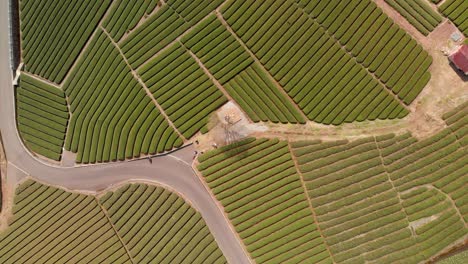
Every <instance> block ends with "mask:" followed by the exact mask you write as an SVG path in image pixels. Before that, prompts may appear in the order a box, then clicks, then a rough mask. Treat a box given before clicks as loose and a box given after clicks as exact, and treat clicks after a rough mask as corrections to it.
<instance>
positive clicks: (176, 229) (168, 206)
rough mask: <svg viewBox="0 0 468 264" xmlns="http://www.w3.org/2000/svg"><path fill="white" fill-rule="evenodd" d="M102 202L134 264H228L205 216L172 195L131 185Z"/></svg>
mask: <svg viewBox="0 0 468 264" xmlns="http://www.w3.org/2000/svg"><path fill="white" fill-rule="evenodd" d="M99 202H100V204H102V206H103V208H104V209H105V211H106V213H107V214H108V215H109V219H110V221H111V222H112V224H113V226H114V227H115V229H116V231H117V234H118V235H119V236H120V237H121V239H122V241H123V243H124V244H125V245H126V247H127V249H128V251H129V252H130V255H131V256H132V259H133V261H134V263H200V264H201V263H213V264H215V263H227V262H226V259H225V258H224V256H223V254H222V252H221V250H220V249H219V248H218V245H217V244H216V242H215V240H214V239H213V236H212V235H211V233H210V231H209V230H208V228H207V227H206V225H205V222H204V220H203V218H202V217H201V215H200V214H199V213H198V212H196V211H195V210H194V209H193V208H192V207H190V205H189V204H187V203H186V202H185V201H184V200H183V199H182V198H180V197H179V196H177V195H176V194H174V193H171V192H170V191H167V190H165V189H163V188H160V187H153V186H149V185H145V184H129V185H126V186H124V187H122V188H119V189H118V190H116V191H115V192H109V193H107V194H105V195H104V196H103V197H101V198H100V199H99Z"/></svg>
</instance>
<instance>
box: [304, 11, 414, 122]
mask: <svg viewBox="0 0 468 264" xmlns="http://www.w3.org/2000/svg"><path fill="white" fill-rule="evenodd" d="M295 5H296V7H297V8H298V9H299V10H300V11H301V12H302V13H303V14H304V15H305V16H307V18H309V19H312V21H314V22H315V23H317V25H319V27H320V28H322V29H323V30H324V31H325V32H326V33H327V36H328V37H329V38H330V39H331V40H333V41H334V42H335V43H336V44H338V46H339V47H340V49H341V50H343V51H344V52H345V53H346V54H347V55H349V56H350V58H351V59H352V60H353V61H354V62H355V63H356V64H358V65H359V66H360V67H362V68H363V69H364V70H365V71H366V73H367V74H369V75H370V76H372V78H374V79H375V80H376V81H377V82H378V83H379V84H380V85H382V86H383V88H384V89H383V90H384V91H386V92H387V93H388V94H389V95H390V96H392V97H393V99H395V100H396V101H397V102H398V103H399V104H400V105H401V106H402V107H403V108H405V109H406V110H408V111H409V112H410V113H411V110H410V109H409V108H408V106H409V105H406V104H405V103H404V102H403V101H402V100H401V99H400V98H399V97H398V94H396V93H394V92H393V91H392V89H390V88H389V87H388V86H387V85H386V84H385V83H383V82H382V80H380V78H378V77H377V76H376V75H375V74H374V73H373V72H371V71H370V70H369V68H367V67H365V66H364V65H362V63H360V62H358V61H357V60H356V57H355V56H354V55H353V54H352V53H351V52H349V51H347V50H346V48H345V46H343V45H342V44H341V43H340V41H339V40H338V39H337V38H336V37H335V35H333V34H331V32H329V31H328V29H327V28H326V27H324V26H323V25H322V24H321V23H319V22H318V21H317V20H316V19H315V18H314V17H312V16H311V15H309V14H307V13H306V12H305V11H304V9H303V8H302V7H300V6H299V5H298V4H297V3H295ZM379 8H380V7H379ZM387 16H388V15H387ZM390 19H391V18H390ZM392 20H393V19H392ZM411 38H413V39H414V37H413V36H411ZM418 44H419V45H421V43H419V42H418ZM421 46H422V45H421Z"/></svg>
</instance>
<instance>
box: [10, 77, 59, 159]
mask: <svg viewBox="0 0 468 264" xmlns="http://www.w3.org/2000/svg"><path fill="white" fill-rule="evenodd" d="M16 105H17V120H18V130H19V132H20V135H21V137H22V138H23V140H24V142H25V144H26V146H27V147H28V148H30V149H31V150H32V151H34V152H35V153H37V154H40V155H42V156H45V157H47V158H50V159H53V160H57V161H59V160H60V158H61V154H62V147H63V142H64V140H65V133H66V130H67V123H68V107H67V102H66V101H65V94H64V93H63V91H62V90H60V89H59V88H57V87H53V86H51V85H48V84H46V83H44V82H42V81H40V80H38V79H35V78H33V77H31V76H29V75H27V74H26V73H22V74H21V79H20V85H19V88H18V89H17V90H16Z"/></svg>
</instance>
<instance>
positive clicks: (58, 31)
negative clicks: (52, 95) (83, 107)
mask: <svg viewBox="0 0 468 264" xmlns="http://www.w3.org/2000/svg"><path fill="white" fill-rule="evenodd" d="M110 3H111V1H110V0H71V1H70V0H58V1H52V0H47V1H35V0H19V6H20V21H21V38H22V39H21V48H22V50H23V52H22V56H23V61H24V64H25V68H26V70H27V71H28V72H31V73H34V74H37V75H40V76H42V77H44V78H46V79H49V80H50V81H53V82H55V83H60V82H62V80H63V78H64V77H65V75H66V74H67V72H68V71H69V69H70V68H71V66H72V64H73V62H74V61H75V60H76V58H77V57H78V56H79V54H80V52H81V50H82V48H83V46H84V45H85V44H86V41H87V40H88V38H89V37H90V36H91V34H92V33H93V31H94V29H95V27H96V26H97V25H98V23H99V21H100V19H101V17H102V16H103V15H104V13H105V12H106V9H107V8H108V7H109V5H110Z"/></svg>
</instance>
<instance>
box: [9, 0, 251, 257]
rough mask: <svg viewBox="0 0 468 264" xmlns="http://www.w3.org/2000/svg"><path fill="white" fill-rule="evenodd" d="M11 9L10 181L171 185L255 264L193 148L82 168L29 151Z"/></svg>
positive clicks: (95, 187)
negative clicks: (198, 170)
mask: <svg viewBox="0 0 468 264" xmlns="http://www.w3.org/2000/svg"><path fill="white" fill-rule="evenodd" d="M8 9H9V8H8V0H0V10H1V11H0V12H2V13H1V15H0V32H1V36H0V131H1V133H2V137H3V143H4V148H5V152H6V156H7V159H8V162H9V164H8V167H9V168H8V173H9V174H8V175H7V177H8V178H11V179H16V177H19V174H18V175H17V173H18V172H19V171H20V170H21V171H24V172H25V173H27V174H29V175H31V176H32V177H33V178H36V179H38V180H40V181H42V182H45V183H49V184H52V185H58V186H63V187H65V188H68V189H71V190H77V191H92V192H94V191H99V190H103V189H106V188H108V187H110V186H112V185H115V184H119V183H121V182H124V181H130V180H145V181H150V182H154V183H158V184H162V185H166V186H168V187H169V188H171V189H173V190H175V191H176V192H178V193H180V194H182V196H183V197H185V198H186V199H187V200H189V201H190V203H191V204H192V205H193V206H194V207H195V208H196V209H197V210H198V211H199V212H200V213H201V214H202V216H203V218H204V219H205V221H206V223H207V225H208V227H209V229H210V230H211V232H212V233H213V236H214V237H215V239H216V241H217V242H218V244H219V246H220V248H221V250H222V251H223V253H224V255H225V256H226V258H227V260H228V261H229V263H250V261H249V258H248V257H247V255H246V253H245V251H244V250H243V248H242V246H241V243H240V241H239V240H238V239H237V237H236V236H235V234H234V232H233V231H232V230H231V229H230V227H229V223H228V222H227V220H226V218H225V217H224V215H223V213H222V212H221V210H220V209H219V207H217V205H216V203H215V201H214V200H213V198H212V197H211V195H210V194H209V193H208V191H207V190H206V189H205V187H204V185H203V184H202V182H201V181H200V179H198V177H197V176H196V175H195V174H194V172H193V171H192V168H191V167H190V166H189V165H188V164H186V163H185V162H184V161H183V160H186V159H187V158H188V157H190V155H189V152H191V151H192V149H190V147H188V148H187V149H184V150H181V151H180V153H177V152H174V153H172V154H171V155H168V156H163V157H158V158H154V159H153V163H152V164H150V163H149V162H148V161H147V160H141V161H135V162H124V163H112V164H105V165H96V166H88V167H79V168H58V167H52V166H49V165H47V164H44V163H42V162H40V161H39V160H37V159H35V158H33V157H32V156H31V155H30V153H28V151H27V150H26V149H25V148H24V146H23V145H22V142H21V140H20V138H19V135H18V132H17V130H16V123H15V105H14V89H13V86H12V72H11V70H10V65H9V64H10V60H9V41H8V39H9V29H8ZM178 157H179V158H180V159H179V158H178ZM17 168H18V169H19V170H18V169H17Z"/></svg>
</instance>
